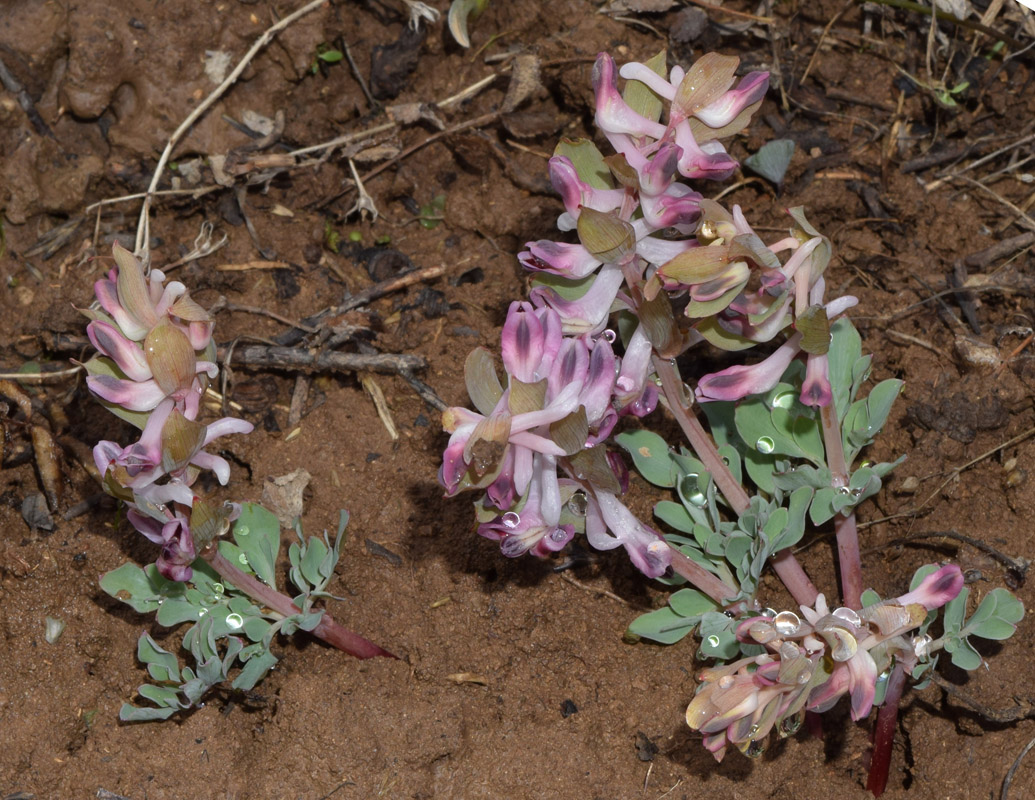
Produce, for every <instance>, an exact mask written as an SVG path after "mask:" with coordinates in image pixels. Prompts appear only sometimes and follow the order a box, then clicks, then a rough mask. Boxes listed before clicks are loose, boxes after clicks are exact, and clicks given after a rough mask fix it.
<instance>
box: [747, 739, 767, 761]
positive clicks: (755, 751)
mask: <svg viewBox="0 0 1035 800" xmlns="http://www.w3.org/2000/svg"><path fill="white" fill-rule="evenodd" d="M743 748H744V755H746V756H747V757H748V758H759V757H761V755H762V753H764V752H765V748H766V740H765V739H752V740H751V741H750V742H748V743H747V744H746V745H744V746H743Z"/></svg>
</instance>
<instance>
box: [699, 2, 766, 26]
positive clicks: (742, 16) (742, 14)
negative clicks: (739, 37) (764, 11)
mask: <svg viewBox="0 0 1035 800" xmlns="http://www.w3.org/2000/svg"><path fill="white" fill-rule="evenodd" d="M687 2H689V3H690V4H691V5H695V6H697V7H698V8H703V9H704V10H705V11H713V12H715V13H717V14H727V15H729V16H731V17H737V18H739V19H749V20H751V21H752V22H761V23H762V24H763V25H772V24H773V22H774V21H775V20H774V19H773V18H772V17H760V16H759V15H758V14H749V13H747V12H746V11H734V10H733V9H732V8H720V7H719V6H716V5H715V4H714V3H709V2H707V0H687Z"/></svg>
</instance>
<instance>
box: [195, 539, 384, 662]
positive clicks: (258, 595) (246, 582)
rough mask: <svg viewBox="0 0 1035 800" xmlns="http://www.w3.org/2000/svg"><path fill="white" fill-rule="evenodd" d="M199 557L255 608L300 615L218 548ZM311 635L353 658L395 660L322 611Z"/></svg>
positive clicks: (289, 602) (285, 598) (288, 601)
mask: <svg viewBox="0 0 1035 800" xmlns="http://www.w3.org/2000/svg"><path fill="white" fill-rule="evenodd" d="M201 557H202V558H203V559H205V561H207V562H208V563H209V564H210V565H211V566H212V569H214V570H215V571H216V572H218V573H219V575H220V577H222V578H223V579H224V580H225V581H226V582H227V583H229V584H231V585H232V586H235V587H237V588H238V589H240V590H241V591H242V592H244V593H245V594H247V595H248V596H249V597H251V598H252V599H253V600H255V601H256V602H257V603H258V604H259V605H261V606H265V607H267V608H270V609H272V610H273V611H275V612H276V613H278V614H280V615H281V616H284V617H290V616H292V615H293V614H298V613H301V611H302V609H300V608H299V607H298V606H296V605H295V604H294V602H292V600H291V598H290V597H288V596H287V595H286V594H282V593H281V592H278V591H277V590H276V589H271V588H270V587H269V586H267V585H266V584H265V583H263V582H262V581H260V580H258V579H257V578H254V577H252V576H251V575H249V574H248V573H246V572H243V571H242V570H240V569H239V568H238V567H236V566H235V565H234V564H233V563H231V562H230V561H228V560H227V559H226V558H225V557H224V556H223V554H222V553H220V552H219V548H218V547H217V546H216V545H215V544H210V545H209V546H208V547H206V548H204V549H203V550H202V551H201ZM313 635H314V636H316V637H317V638H319V639H323V640H324V641H325V642H327V644H329V645H332V646H333V647H337V648H338V649H339V650H342V651H344V652H346V653H348V654H349V655H351V656H355V657H356V658H373V657H374V656H385V657H387V658H398V656H396V655H394V654H392V653H389V652H388V651H387V650H385V649H384V648H382V647H379V646H378V645H376V644H374V643H373V642H371V641H369V640H368V639H364V638H363V637H362V636H360V635H359V634H358V633H354V632H353V631H350V630H348V629H347V628H344V627H342V626H341V625H339V624H338V623H337V622H335V621H334V620H333V619H332V618H331V615H330V614H328V613H327V612H326V611H324V612H323V616H322V617H321V618H320V623H319V624H318V625H317V626H316V628H314V629H313Z"/></svg>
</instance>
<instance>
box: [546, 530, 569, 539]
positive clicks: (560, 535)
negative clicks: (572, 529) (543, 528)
mask: <svg viewBox="0 0 1035 800" xmlns="http://www.w3.org/2000/svg"><path fill="white" fill-rule="evenodd" d="M550 538H551V539H552V540H553V541H555V542H563V541H565V540H566V539H567V538H568V532H567V531H566V530H564V528H554V529H553V530H552V531H550Z"/></svg>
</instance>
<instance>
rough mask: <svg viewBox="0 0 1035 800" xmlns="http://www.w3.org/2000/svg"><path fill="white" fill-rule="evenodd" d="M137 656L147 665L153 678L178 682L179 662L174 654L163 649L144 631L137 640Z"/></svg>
mask: <svg viewBox="0 0 1035 800" xmlns="http://www.w3.org/2000/svg"><path fill="white" fill-rule="evenodd" d="M137 658H138V659H140V660H141V661H142V662H143V663H145V664H146V665H147V671H148V673H149V674H150V675H151V677H152V678H153V679H154V680H156V681H162V682H169V683H179V682H180V662H179V661H177V660H176V656H174V655H173V654H172V653H170V652H169V651H168V650H163V649H162V648H161V647H160V646H159V645H158V643H157V642H156V641H155V640H154V639H152V638H151V636H150V635H149V634H147V633H146V632H145V633H142V634H141V635H140V638H139V639H138V640H137Z"/></svg>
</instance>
